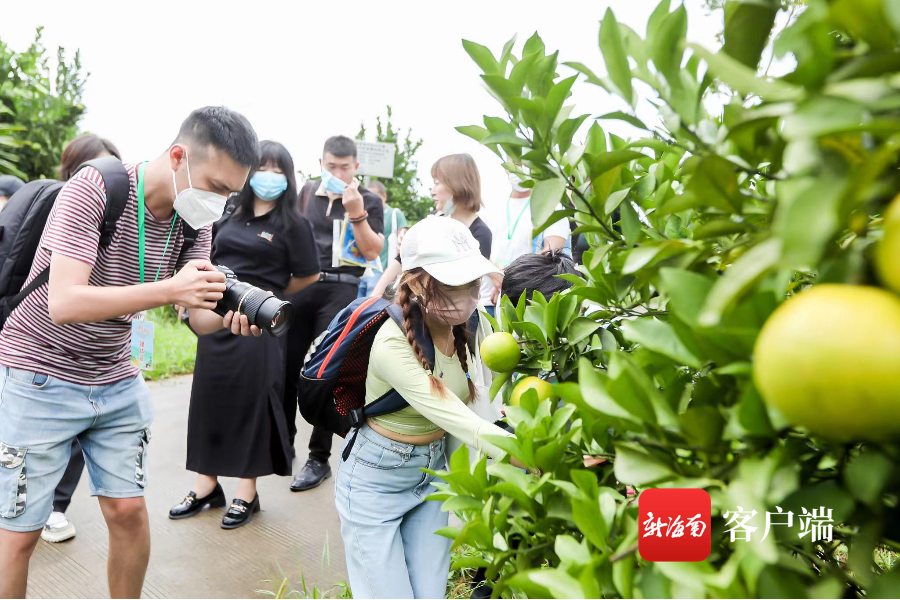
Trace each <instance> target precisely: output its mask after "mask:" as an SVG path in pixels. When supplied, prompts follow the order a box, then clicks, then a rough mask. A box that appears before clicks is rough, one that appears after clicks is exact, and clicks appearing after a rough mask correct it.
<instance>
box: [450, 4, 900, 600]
mask: <svg viewBox="0 0 900 600" xmlns="http://www.w3.org/2000/svg"><path fill="white" fill-rule="evenodd" d="M780 7H781V3H780V2H776V1H771V2H770V1H768V0H754V1H749V0H748V1H747V2H740V1H733V0H730V1H729V2H727V4H726V6H725V7H724V11H725V17H726V18H725V30H724V36H723V39H724V46H723V49H722V50H721V51H719V52H712V51H710V50H709V49H706V48H702V47H699V46H696V45H693V44H690V43H687V42H686V40H685V32H686V31H687V12H686V10H685V8H684V7H683V6H678V7H677V8H674V10H672V7H670V2H669V0H663V2H662V3H661V4H660V5H659V7H658V8H657V9H656V10H655V11H654V13H653V15H652V16H651V17H650V20H649V24H648V26H647V35H646V38H645V39H642V38H641V37H640V36H638V35H637V34H636V33H635V32H634V31H633V30H631V29H630V28H628V27H626V26H624V25H622V24H620V23H617V22H616V18H615V16H614V14H613V12H612V11H608V12H607V13H606V15H605V16H604V17H603V20H602V23H601V25H600V35H599V45H600V51H601V54H602V57H603V62H604V63H605V69H597V72H598V73H599V72H601V71H602V70H605V71H606V73H607V75H606V76H599V75H597V74H595V71H594V70H592V67H596V65H593V66H588V65H587V64H582V63H566V64H565V67H566V68H565V69H564V68H563V67H562V66H561V65H559V64H558V62H557V53H556V52H548V50H547V49H546V48H545V47H544V44H543V42H542V41H541V39H540V38H539V37H538V35H537V34H535V35H534V36H533V37H531V38H530V39H529V40H528V41H527V42H526V43H525V45H524V48H523V49H522V51H521V55H519V56H516V55H514V54H513V49H514V46H515V44H514V40H511V41H510V42H509V43H507V44H506V45H505V46H504V47H503V49H502V50H501V52H500V53H499V55H494V54H493V53H492V52H491V51H490V50H489V49H488V48H486V47H484V46H480V45H478V44H475V43H472V42H468V41H467V42H464V46H465V49H466V51H467V52H468V53H469V55H470V56H471V57H472V58H473V59H474V60H475V62H476V63H477V64H478V66H479V67H480V68H481V69H482V71H483V72H484V75H483V76H482V79H483V81H484V83H485V85H486V87H487V89H488V90H489V91H490V93H491V94H492V95H493V96H494V97H495V98H496V100H497V101H498V102H499V104H500V106H501V107H502V109H503V112H504V116H502V117H496V116H487V117H485V119H484V126H483V127H482V126H474V125H472V126H465V127H460V128H459V130H460V131H461V132H462V133H464V134H466V135H469V136H471V137H473V138H475V139H477V140H479V141H480V142H481V143H483V144H484V145H486V146H487V147H489V148H491V149H492V150H494V151H495V152H496V153H497V155H498V156H499V157H501V159H505V158H507V157H508V159H509V161H508V162H506V163H505V165H506V167H507V168H508V169H510V170H514V171H515V170H518V171H520V172H522V173H523V175H524V176H525V177H526V178H528V179H530V180H531V182H530V183H529V185H533V195H532V213H533V216H534V222H535V223H536V224H539V225H538V231H539V230H540V228H541V227H543V226H546V225H547V224H549V223H552V222H554V221H556V220H558V219H561V218H564V217H569V218H572V219H575V220H576V221H577V222H578V224H579V226H580V231H582V232H586V233H587V234H588V236H589V238H590V241H591V246H592V248H591V250H590V251H589V252H587V253H585V255H584V267H583V268H582V275H583V278H579V277H572V280H573V281H574V284H575V286H574V287H573V288H572V289H571V290H570V291H569V292H568V293H566V294H563V295H556V296H554V297H553V298H551V299H545V298H543V297H541V296H539V295H537V296H536V297H535V298H534V299H533V301H532V302H531V303H530V304H527V305H526V303H524V302H520V303H519V305H518V306H513V305H512V304H511V303H510V302H509V301H508V300H504V301H503V303H502V306H501V308H500V312H501V313H502V322H503V323H504V328H505V329H506V330H510V331H513V332H515V333H516V334H517V335H518V336H520V337H521V338H523V339H524V340H525V342H524V343H523V355H522V360H521V362H520V365H519V367H518V369H517V370H518V371H520V372H523V373H527V374H531V375H534V374H539V373H545V372H550V373H553V374H554V375H555V376H556V377H557V379H558V381H559V383H558V384H557V385H556V386H555V390H556V391H557V393H558V394H559V396H560V398H561V399H562V402H560V403H559V405H558V406H557V405H556V403H555V402H553V403H551V401H544V402H541V403H539V402H538V401H537V398H536V394H535V393H533V392H529V393H526V394H525V395H524V396H523V399H522V402H521V406H519V407H509V408H508V409H507V414H508V416H509V419H510V421H511V422H512V423H513V424H515V425H516V438H510V439H506V440H499V441H497V443H498V444H500V445H502V447H503V448H504V449H505V450H507V451H508V452H509V454H511V455H513V456H515V457H517V458H518V459H520V460H521V461H522V462H524V463H526V464H528V465H529V466H531V467H539V468H540V469H541V470H542V471H543V476H541V477H536V476H534V475H531V474H528V473H525V472H523V471H521V470H519V469H515V468H513V467H511V466H510V465H508V464H503V463H495V464H492V465H490V466H487V465H486V463H485V461H484V460H482V461H480V462H477V463H475V464H474V465H471V466H470V465H469V460H468V456H467V455H466V453H465V451H460V452H458V453H457V454H456V455H454V456H453V457H452V460H451V465H450V470H449V472H446V473H442V476H443V477H444V478H445V480H446V482H447V483H446V484H445V485H444V486H443V487H442V489H441V491H440V492H439V493H438V494H437V495H436V496H435V499H437V500H443V501H444V502H445V508H446V509H448V510H454V511H456V512H457V513H458V514H460V515H461V516H462V517H463V526H462V527H461V528H459V529H457V528H448V529H446V530H444V531H442V532H441V533H442V534H445V535H447V536H449V537H451V538H453V539H454V540H455V543H456V544H467V545H469V546H471V547H474V548H476V549H478V550H480V551H481V557H477V556H476V557H474V558H473V557H471V556H469V557H465V558H463V559H462V560H461V562H458V564H457V565H456V567H457V568H459V567H465V566H469V567H472V566H483V567H486V568H487V575H488V578H489V579H490V580H492V581H493V582H494V593H495V594H498V595H504V596H510V595H512V594H518V595H521V594H528V595H531V596H539V597H546V596H555V597H589V598H599V597H601V595H602V596H603V597H615V596H621V597H632V596H641V597H732V598H737V597H755V596H763V597H807V596H810V597H813V596H815V597H833V598H838V597H842V596H850V597H852V596H856V595H859V594H860V593H861V589H865V590H866V591H867V592H868V594H869V597H879V596H890V597H896V596H898V595H900V587H898V577H897V575H898V573H886V574H885V573H881V572H880V568H879V567H876V566H875V565H874V564H873V550H874V549H875V548H876V547H878V546H879V545H887V546H888V547H892V548H897V547H898V545H900V544H898V541H900V513H898V508H897V494H898V491H900V486H898V481H897V477H896V474H897V473H898V468H897V466H898V462H900V461H898V458H900V449H898V446H896V445H894V444H891V443H887V442H871V443H861V441H860V440H859V439H853V440H850V441H849V442H847V441H843V442H837V441H834V440H830V439H825V438H820V437H817V436H815V435H813V434H811V433H809V432H808V431H806V430H804V429H802V428H799V427H791V426H789V423H788V422H787V420H786V419H785V418H784V417H783V416H782V415H781V414H779V413H778V412H776V411H775V410H774V409H771V408H768V407H767V406H766V404H765V403H764V402H763V400H762V397H761V395H760V393H759V392H758V390H757V389H756V387H755V386H754V383H753V381H754V379H753V369H754V363H753V348H754V343H755V341H756V338H757V336H758V334H759V331H760V329H761V328H762V326H763V324H764V323H765V322H766V320H767V318H768V317H769V315H770V314H772V313H773V311H775V309H776V308H777V307H778V306H779V305H780V304H781V303H782V302H784V301H785V300H786V299H787V298H789V297H790V296H792V295H794V294H796V293H797V292H800V293H801V294H802V291H801V290H804V289H806V288H808V287H810V286H814V285H817V284H820V283H825V282H827V283H832V284H839V285H851V284H867V285H877V282H876V281H874V279H873V276H872V275H871V273H872V269H871V268H870V267H871V264H872V260H873V258H872V254H873V252H872V251H873V248H874V246H875V245H876V244H877V241H878V239H879V237H880V236H881V230H880V228H881V225H880V223H881V220H880V218H879V215H880V214H881V213H882V212H883V211H884V209H885V207H886V206H887V204H888V203H889V201H890V199H891V197H892V196H893V195H894V194H896V192H897V190H898V189H900V185H898V184H900V181H898V166H900V165H898V151H900V92H898V74H900V52H898V47H897V39H898V32H900V10H898V8H897V7H898V5H897V3H896V2H888V1H887V0H884V1H883V2H882V1H880V0H860V1H856V0H836V1H826V0H810V1H809V2H808V3H807V7H806V9H805V10H803V11H802V12H800V14H799V17H798V18H797V19H796V20H795V21H794V22H793V23H791V24H790V25H789V26H788V27H787V28H786V29H785V30H784V31H782V32H781V33H780V34H778V35H775V36H770V30H771V29H772V27H773V23H774V22H775V17H776V13H777V11H778V10H780ZM770 38H771V39H770ZM770 43H771V44H774V52H775V54H776V56H779V57H783V56H785V55H792V56H793V57H794V58H795V59H796V67H795V68H794V69H793V71H792V72H791V73H789V74H787V75H785V76H784V77H780V78H772V77H763V76H758V75H757V73H758V69H759V66H758V63H759V62H760V56H761V54H762V52H763V50H764V48H765V47H766V46H767V44H770ZM573 70H574V71H575V74H573V75H568V76H561V75H560V74H559V72H560V71H565V72H567V73H572V71H573ZM576 84H577V85H597V86H600V87H602V88H604V89H605V90H606V91H607V92H609V93H610V94H612V95H616V96H619V97H621V98H622V99H624V101H625V102H626V103H627V104H628V105H629V106H631V107H634V106H635V105H636V103H637V102H638V90H641V91H642V94H643V95H644V96H646V95H647V94H646V93H644V90H648V91H649V90H652V92H650V93H649V96H650V101H651V102H653V103H654V104H655V105H657V106H658V110H659V114H660V116H661V117H662V125H661V126H655V125H654V124H651V123H646V124H645V123H642V122H641V121H639V120H638V119H637V118H636V117H635V116H634V114H633V112H632V111H627V112H614V113H610V114H605V115H603V116H600V117H595V116H594V115H589V114H577V113H575V112H574V111H573V108H572V106H571V104H570V103H568V101H569V98H570V96H571V94H572V90H573V88H574V86H575V85H576ZM710 94H716V95H720V96H721V95H722V94H725V100H726V105H725V107H724V110H722V111H718V112H716V114H710V113H709V112H708V111H707V109H706V108H705V104H704V98H705V97H707V96H708V95H710ZM611 119H620V120H623V121H626V122H628V123H631V124H632V125H634V126H635V127H637V128H639V129H640V130H643V131H644V137H641V138H640V139H632V140H625V139H621V138H619V137H617V136H615V135H606V134H605V133H604V130H603V128H602V127H603V123H604V122H605V121H607V120H611ZM576 139H579V140H580V139H584V140H585V141H584V143H583V144H580V143H575V142H574V140H576ZM560 202H562V203H563V205H564V206H565V207H566V208H565V209H564V210H562V211H555V208H556V206H557V204H558V203H560ZM894 260H895V261H896V260H898V259H897V257H894ZM584 301H589V302H590V303H591V304H593V305H594V306H595V307H599V310H597V311H596V312H592V313H589V314H587V315H583V314H581V312H580V310H579V307H580V306H581V305H582V303H583V302H584ZM859 310H860V311H864V310H866V308H865V307H864V306H860V307H859ZM841 318H843V319H845V321H846V323H847V326H848V327H852V326H853V322H854V319H853V315H852V314H850V315H841ZM821 376H822V377H823V378H827V377H828V376H829V373H828V372H822V373H821ZM507 381H508V377H498V378H497V381H496V383H495V390H496V389H499V388H500V386H504V393H505V394H509V387H510V386H509V385H505V384H506V382H507ZM826 382H827V380H826ZM823 388H824V389H826V390H827V389H828V388H827V385H826V386H823ZM860 410H866V407H865V405H863V406H861V408H860ZM585 455H588V456H590V457H594V458H593V459H591V460H587V461H586V460H584V456H585ZM585 465H590V466H585ZM626 484H627V485H629V486H631V487H633V488H634V489H635V491H637V492H638V493H640V491H641V490H642V489H645V488H647V487H659V488H665V487H699V488H703V489H705V490H707V491H708V492H709V494H710V496H711V498H712V510H713V522H712V535H713V539H712V554H711V555H710V557H709V559H707V560H706V561H704V562H701V563H648V562H645V561H643V560H642V559H641V558H640V556H639V554H638V553H637V552H636V549H637V541H638V535H639V529H640V526H639V523H638V522H637V502H636V498H637V494H635V495H629V494H628V490H627V488H626ZM739 505H740V506H742V507H744V508H745V509H746V510H750V509H751V508H752V509H755V510H757V511H758V512H759V513H760V514H761V515H763V518H764V515H765V512H766V511H772V512H774V511H775V507H776V506H780V507H782V508H783V509H784V510H785V511H788V510H790V511H793V512H794V513H795V514H797V515H799V514H800V512H801V508H802V507H805V508H810V509H811V508H817V507H819V506H824V507H827V508H831V509H832V510H833V517H834V522H835V531H834V542H818V543H812V542H810V537H809V536H807V537H804V538H800V537H799V536H798V533H799V531H800V529H799V526H798V524H797V521H796V520H795V526H794V527H793V528H790V529H789V528H787V527H778V528H773V533H770V535H769V536H768V537H767V538H766V540H765V541H764V542H763V541H760V538H761V535H759V534H761V533H762V525H764V523H765V521H764V520H763V521H762V522H760V521H757V522H756V523H754V524H755V525H759V526H760V529H759V530H757V535H756V536H755V537H754V538H753V540H752V541H751V542H742V541H738V542H734V543H732V542H731V541H730V540H729V539H728V536H727V535H723V531H724V529H725V520H724V519H723V518H722V515H723V514H724V513H725V512H726V511H728V510H735V509H736V507H737V506H739ZM839 548H840V552H841V553H843V552H844V550H847V557H846V560H843V555H841V556H842V560H837V559H836V553H837V552H838V550H839Z"/></svg>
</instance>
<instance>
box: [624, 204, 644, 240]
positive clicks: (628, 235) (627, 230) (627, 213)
mask: <svg viewBox="0 0 900 600" xmlns="http://www.w3.org/2000/svg"><path fill="white" fill-rule="evenodd" d="M621 214H622V234H623V235H624V236H625V243H626V244H627V245H629V246H633V245H634V244H635V243H637V241H638V238H639V237H640V236H641V220H640V219H639V218H638V215H637V212H636V211H635V210H634V206H632V204H631V202H624V203H622V204H621Z"/></svg>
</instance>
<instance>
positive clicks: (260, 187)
mask: <svg viewBox="0 0 900 600" xmlns="http://www.w3.org/2000/svg"><path fill="white" fill-rule="evenodd" d="M287 186H288V181H287V177H286V176H284V175H283V174H281V173H274V172H272V171H257V172H256V173H254V174H253V177H251V178H250V187H251V188H253V193H254V194H256V197H257V198H259V199H260V200H267V201H270V202H271V201H272V200H275V199H277V198H279V197H280V196H281V195H282V194H283V193H284V190H286V189H287Z"/></svg>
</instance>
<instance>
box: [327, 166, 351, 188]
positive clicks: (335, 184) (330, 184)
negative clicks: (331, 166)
mask: <svg viewBox="0 0 900 600" xmlns="http://www.w3.org/2000/svg"><path fill="white" fill-rule="evenodd" d="M322 183H323V184H325V189H326V190H327V191H329V192H331V193H332V194H343V193H344V188H346V187H347V184H346V183H344V182H343V181H341V180H340V179H338V178H337V177H335V176H334V175H332V174H331V173H329V172H328V171H326V170H325V168H324V167H323V168H322Z"/></svg>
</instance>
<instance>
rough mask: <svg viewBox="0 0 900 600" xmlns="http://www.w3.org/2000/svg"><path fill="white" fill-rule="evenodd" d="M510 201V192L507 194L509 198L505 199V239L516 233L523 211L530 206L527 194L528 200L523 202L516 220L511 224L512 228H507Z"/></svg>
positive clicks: (529, 198)
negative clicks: (523, 204)
mask: <svg viewBox="0 0 900 600" xmlns="http://www.w3.org/2000/svg"><path fill="white" fill-rule="evenodd" d="M510 201H512V194H510V195H509V198H507V199H506V241H511V240H512V239H513V236H514V235H515V234H516V228H518V227H519V221H521V220H522V215H524V214H525V211H526V210H528V209H529V207H530V206H531V196H528V201H527V202H526V203H525V206H524V207H522V212H520V213H519V216H518V217H517V218H516V222H515V223H514V224H513V226H512V230H510V228H509V203H510Z"/></svg>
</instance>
